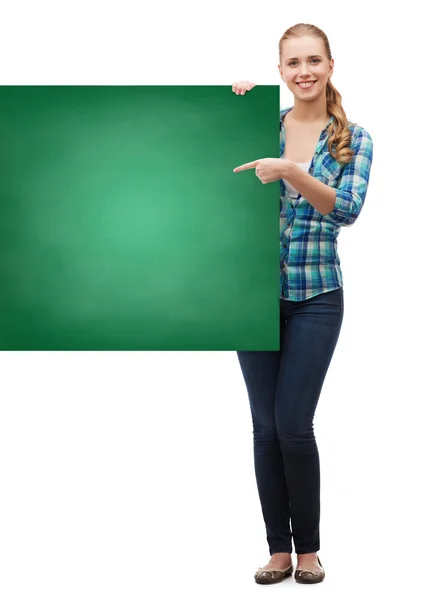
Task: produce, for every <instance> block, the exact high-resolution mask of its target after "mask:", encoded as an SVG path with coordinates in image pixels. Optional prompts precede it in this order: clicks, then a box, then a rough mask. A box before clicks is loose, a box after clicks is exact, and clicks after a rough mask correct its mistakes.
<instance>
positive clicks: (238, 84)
mask: <svg viewBox="0 0 426 600" xmlns="http://www.w3.org/2000/svg"><path fill="white" fill-rule="evenodd" d="M255 85H256V84H255V83H252V82H251V81H234V83H233V84H232V91H233V92H234V93H235V94H237V96H238V95H241V96H244V94H245V93H246V92H249V91H250V90H252V89H253V88H254V86H255Z"/></svg>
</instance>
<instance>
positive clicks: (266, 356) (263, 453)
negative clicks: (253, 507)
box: [237, 351, 292, 556]
mask: <svg viewBox="0 0 426 600" xmlns="http://www.w3.org/2000/svg"><path fill="white" fill-rule="evenodd" d="M237 354H238V360H239V362H240V365H241V370H242V373H243V376H244V380H245V383H246V387H247V392H248V397H249V402H250V409H251V415H252V421H253V442H254V466H255V474H256V482H257V489H258V492H259V498H260V503H261V507H262V514H263V518H264V521H265V526H266V538H267V541H268V545H269V552H270V554H271V556H272V554H274V553H276V552H290V553H291V551H292V541H291V530H290V509H289V502H288V493H287V487H286V482H285V474H284V465H283V457H282V453H281V448H280V442H279V439H278V434H277V428H276V423H275V392H276V386H277V379H278V374H279V369H280V362H281V353H280V351H276V352H267V351H260V352H247V351H244V352H237Z"/></svg>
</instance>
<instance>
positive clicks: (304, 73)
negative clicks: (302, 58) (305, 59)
mask: <svg viewBox="0 0 426 600" xmlns="http://www.w3.org/2000/svg"><path fill="white" fill-rule="evenodd" d="M300 76H301V77H309V76H310V73H309V69H308V63H302V65H301V67H300Z"/></svg>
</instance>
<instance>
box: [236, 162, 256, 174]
mask: <svg viewBox="0 0 426 600" xmlns="http://www.w3.org/2000/svg"><path fill="white" fill-rule="evenodd" d="M258 164H259V161H258V160H253V161H252V162H249V163H245V164H244V165H240V166H239V167H237V168H236V169H234V173H238V172H239V171H246V170H247V169H255V168H256V167H257V165H258Z"/></svg>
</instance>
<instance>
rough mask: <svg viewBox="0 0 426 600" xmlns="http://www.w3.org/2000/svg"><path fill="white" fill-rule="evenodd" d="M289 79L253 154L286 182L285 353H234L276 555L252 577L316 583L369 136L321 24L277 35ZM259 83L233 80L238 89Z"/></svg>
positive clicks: (267, 177) (263, 170) (267, 173)
mask: <svg viewBox="0 0 426 600" xmlns="http://www.w3.org/2000/svg"><path fill="white" fill-rule="evenodd" d="M279 57H280V63H279V65H278V68H279V73H280V76H281V78H282V80H283V81H284V82H285V83H286V85H287V87H288V88H289V90H290V91H291V92H292V93H293V94H294V106H293V107H290V108H286V109H285V110H282V111H281V115H280V128H281V129H280V130H281V152H280V154H281V158H258V159H257V160H254V161H253V162H250V163H247V164H245V165H241V166H240V167H237V168H236V169H235V172H239V171H242V170H245V169H255V173H256V175H257V177H258V178H259V179H260V180H261V181H262V182H263V183H265V184H267V183H270V182H274V181H278V180H279V181H280V190H281V193H280V198H281V214H280V219H281V234H280V270H281V296H280V340H281V341H280V350H279V351H276V352H247V351H244V352H238V359H239V363H240V365H241V370H242V374H243V377H244V380H245V384H246V387H247V392H248V397H249V402H250V409H251V414H252V420H253V437H254V459H255V473H256V481H257V487H258V491H259V497H260V502H261V507H262V513H263V518H264V521H265V526H266V537H267V541H268V545H269V553H270V555H271V559H270V561H269V562H268V563H267V564H266V565H265V566H264V567H262V568H259V569H258V571H257V572H256V574H255V581H256V582H257V583H277V582H279V581H282V580H283V579H284V578H285V577H287V576H289V575H291V574H292V572H293V565H292V560H291V553H292V549H293V547H292V544H293V543H294V548H295V551H296V553H297V568H296V571H295V579H296V581H298V582H300V583H302V582H305V583H318V582H320V581H322V580H323V579H324V576H325V572H324V569H323V567H322V565H321V562H320V559H319V557H318V555H317V552H318V551H319V548H320V533H319V524H320V465H319V456H318V449H317V445H316V441H315V435H314V430H313V419H314V414H315V410H316V406H317V403H318V399H319V396H320V393H321V389H322V386H323V383H324V380H325V376H326V373H327V370H328V367H329V365H330V361H331V359H332V356H333V353H334V350H335V347H336V344H337V340H338V338H339V334H340V328H341V325H342V319H343V312H344V302H343V280H342V273H341V269H340V260H339V256H338V252H337V236H338V234H339V231H340V228H341V227H347V226H349V225H352V224H353V223H355V221H356V220H357V218H358V217H359V213H360V211H361V209H362V206H363V204H364V200H365V197H366V193H367V187H368V180H369V176H370V168H371V163H372V157H373V143H372V140H371V136H370V135H369V133H368V132H367V131H366V130H365V129H363V128H362V127H361V126H359V125H357V124H355V123H351V122H348V120H347V118H346V114H345V111H344V110H343V107H342V102H341V95H340V94H339V92H338V91H337V90H336V88H335V87H334V86H333V84H332V83H331V76H332V74H333V66H334V60H333V59H332V56H331V51H330V45H329V42H328V39H327V36H326V35H325V33H324V32H323V31H321V30H320V29H318V28H317V27H315V26H314V25H309V24H305V23H299V24H297V25H295V26H293V27H290V29H288V30H287V31H286V32H285V33H284V35H283V36H282V38H281V39H280V42H279ZM253 87H254V84H253V83H250V82H248V81H240V82H235V83H234V84H233V86H232V89H233V91H234V92H235V93H236V94H241V95H244V94H245V93H246V92H247V91H249V90H251V89H252V88H253Z"/></svg>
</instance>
